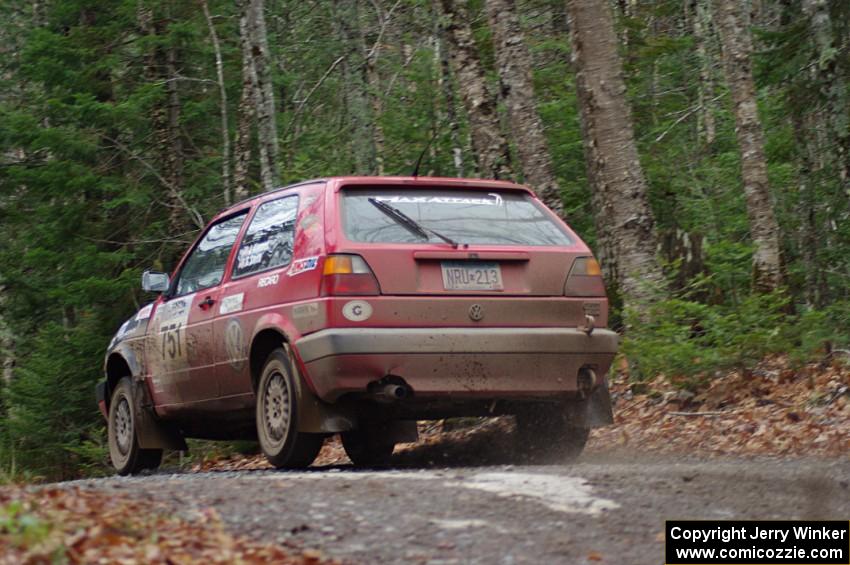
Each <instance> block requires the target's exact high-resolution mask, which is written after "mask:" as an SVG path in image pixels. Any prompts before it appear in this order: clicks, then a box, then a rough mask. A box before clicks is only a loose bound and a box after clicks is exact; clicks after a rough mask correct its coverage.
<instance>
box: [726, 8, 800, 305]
mask: <svg viewBox="0 0 850 565" xmlns="http://www.w3.org/2000/svg"><path fill="white" fill-rule="evenodd" d="M714 21H715V25H716V27H717V30H718V32H719V34H720V42H721V45H722V58H723V67H724V69H725V73H726V81H727V83H728V84H729V90H730V92H731V94H732V103H733V105H734V113H735V133H736V135H737V138H738V146H739V149H740V152H741V178H742V180H743V183H744V193H745V195H746V200H747V216H748V218H749V224H750V237H751V239H752V241H753V244H754V245H755V252H754V253H753V284H754V287H755V288H756V289H758V290H762V291H771V290H774V289H777V288H779V287H780V286H782V284H783V283H784V278H785V277H784V269H783V265H782V252H781V247H780V232H779V224H778V223H777V221H776V216H775V215H774V212H773V205H772V203H771V198H770V187H769V184H768V178H767V159H766V158H765V154H764V133H763V132H762V126H761V121H760V120H759V116H758V106H757V103H756V89H755V83H754V81H753V73H752V61H751V54H752V49H753V48H752V38H751V36H750V20H749V14H748V13H747V12H746V10H744V9H742V6H741V5H740V3H739V2H738V0H719V1H718V2H717V3H716V4H715V10H714Z"/></svg>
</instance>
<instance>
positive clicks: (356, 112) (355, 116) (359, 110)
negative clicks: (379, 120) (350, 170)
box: [334, 0, 378, 174]
mask: <svg viewBox="0 0 850 565" xmlns="http://www.w3.org/2000/svg"><path fill="white" fill-rule="evenodd" d="M334 8H335V16H334V20H335V24H336V28H337V33H338V35H339V38H340V40H341V41H342V42H343V44H344V45H345V52H346V57H345V59H344V60H343V62H342V73H343V76H344V77H345V79H344V84H345V104H346V109H347V114H348V118H349V120H350V123H351V129H352V132H351V147H352V151H353V154H354V168H355V172H357V173H359V174H370V173H374V172H376V170H377V169H378V165H377V162H376V158H375V133H374V121H375V120H374V115H373V113H372V112H373V108H372V105H371V103H370V100H369V93H368V92H367V90H368V88H367V84H368V79H367V77H366V67H367V61H366V57H365V55H366V53H365V52H364V51H365V49H364V46H363V39H362V36H361V31H360V10H359V7H358V2H357V0H336V2H335V4H334Z"/></svg>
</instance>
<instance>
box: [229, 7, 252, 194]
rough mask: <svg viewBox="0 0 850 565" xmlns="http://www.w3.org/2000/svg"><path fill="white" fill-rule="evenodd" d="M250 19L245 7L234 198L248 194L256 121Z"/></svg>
mask: <svg viewBox="0 0 850 565" xmlns="http://www.w3.org/2000/svg"><path fill="white" fill-rule="evenodd" d="M250 26H251V24H250V19H249V17H248V12H247V10H245V9H243V10H242V13H241V14H240V17H239V48H240V50H241V51H242V95H241V96H240V98H239V110H238V123H237V125H236V142H235V147H234V156H233V157H234V168H233V187H234V194H233V196H234V200H236V201H240V200H244V199H245V198H247V196H248V183H249V178H248V169H249V167H250V164H251V125H252V124H253V122H254V84H255V79H254V76H255V75H256V70H255V68H254V57H253V56H252V55H251V42H250V41H249V39H248V37H249V36H250V34H251V30H250Z"/></svg>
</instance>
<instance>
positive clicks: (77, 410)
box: [2, 321, 106, 479]
mask: <svg viewBox="0 0 850 565" xmlns="http://www.w3.org/2000/svg"><path fill="white" fill-rule="evenodd" d="M93 329H94V328H92V327H91V324H90V323H87V322H86V321H83V322H82V323H81V324H80V325H79V326H77V327H75V328H74V329H72V330H67V329H65V328H63V327H62V326H61V325H59V324H55V323H48V324H46V325H45V326H44V327H43V328H42V329H41V330H40V331H39V332H38V334H37V336H36V338H35V339H34V341H33V343H32V353H31V354H30V355H29V356H28V357H27V358H26V359H24V360H22V361H21V364H20V367H19V369H18V372H17V375H16V378H15V380H14V381H13V382H12V383H11V385H10V386H9V388H8V389H7V390H6V394H5V398H4V400H6V402H7V406H8V407H9V408H8V415H7V418H6V420H5V422H4V424H3V430H2V431H3V435H4V436H5V437H4V440H5V442H6V449H7V450H9V452H10V453H13V454H14V456H15V458H16V460H17V462H18V464H19V465H21V466H25V467H26V468H27V469H30V470H32V471H35V472H38V473H39V474H41V475H42V476H44V477H46V478H52V479H62V478H68V477H73V476H77V475H78V474H79V472H80V470H81V469H84V468H86V467H90V466H91V465H92V464H93V463H95V464H100V463H101V462H102V461H103V458H104V450H103V449H102V448H101V449H91V447H90V444H91V442H92V441H96V440H97V438H99V437H100V436H101V435H102V424H101V422H100V419H101V417H100V415H99V413H98V411H97V407H96V405H95V403H94V402H93V392H92V391H93V387H94V384H95V383H96V382H97V380H98V379H99V378H100V375H99V371H98V366H97V365H96V364H95V363H92V360H93V359H98V357H99V356H100V355H102V352H103V349H104V344H105V343H106V341H105V340H106V336H104V335H103V334H98V333H97V332H94V331H93ZM98 338H99V339H98ZM80 368H84V370H80ZM83 446H86V448H83Z"/></svg>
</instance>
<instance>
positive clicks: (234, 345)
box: [224, 318, 248, 371]
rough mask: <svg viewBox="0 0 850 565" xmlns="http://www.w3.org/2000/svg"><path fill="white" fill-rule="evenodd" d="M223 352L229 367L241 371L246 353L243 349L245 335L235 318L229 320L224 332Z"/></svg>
mask: <svg viewBox="0 0 850 565" xmlns="http://www.w3.org/2000/svg"><path fill="white" fill-rule="evenodd" d="M224 350H225V352H226V353H227V362H228V363H229V364H230V366H231V367H232V368H233V369H234V370H236V371H239V370H241V369H242V367H243V366H244V365H245V359H246V358H247V357H248V353H247V348H246V347H245V333H244V332H243V331H242V324H240V323H239V320H238V319H237V318H233V319H232V320H230V321H229V322H228V323H227V327H226V328H225V330H224Z"/></svg>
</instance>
